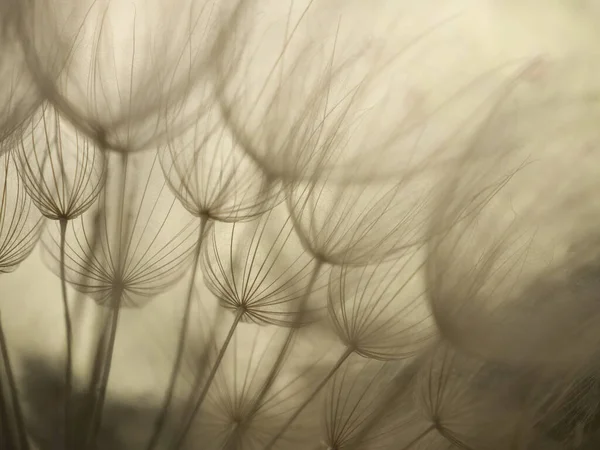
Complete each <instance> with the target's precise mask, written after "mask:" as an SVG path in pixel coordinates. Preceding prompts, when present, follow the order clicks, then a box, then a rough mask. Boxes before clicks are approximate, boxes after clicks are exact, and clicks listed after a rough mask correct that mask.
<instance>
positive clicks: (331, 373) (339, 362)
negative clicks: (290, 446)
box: [263, 347, 354, 450]
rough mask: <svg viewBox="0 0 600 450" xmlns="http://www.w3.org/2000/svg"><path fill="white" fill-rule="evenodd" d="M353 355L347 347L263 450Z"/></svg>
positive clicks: (274, 441)
mask: <svg viewBox="0 0 600 450" xmlns="http://www.w3.org/2000/svg"><path fill="white" fill-rule="evenodd" d="M352 353H354V349H353V348H352V347H347V348H346V350H345V351H344V353H343V354H342V356H340V357H339V359H338V360H337V362H336V363H335V364H334V365H333V367H332V368H331V370H330V371H329V372H328V373H327V375H326V376H325V378H323V380H322V381H321V382H320V383H319V384H318V385H317V387H316V388H315V389H314V391H313V392H312V394H310V395H309V396H308V397H307V398H306V400H304V402H303V403H302V404H301V405H300V407H299V408H298V409H297V410H296V411H295V412H294V414H292V415H291V417H290V418H289V419H288V420H287V421H286V422H285V424H284V425H283V427H282V428H281V430H279V432H278V433H277V434H276V435H275V436H274V437H273V438H272V439H271V440H270V441H269V443H268V444H267V445H266V447H265V448H264V449H263V450H271V448H273V446H274V445H275V444H276V443H277V441H278V440H279V439H280V438H281V436H283V433H285V431H286V430H287V429H288V428H289V427H290V426H291V425H292V424H293V423H294V421H295V420H296V419H297V418H298V416H299V415H300V413H302V411H304V409H305V408H306V407H307V406H308V405H309V403H310V402H312V401H313V400H314V399H315V397H316V396H317V395H318V394H319V392H321V390H322V389H323V388H324V387H325V385H326V384H327V383H328V382H329V380H330V379H331V377H333V376H334V375H335V373H336V372H337V371H338V369H339V368H340V367H341V366H342V364H344V362H345V361H346V360H347V359H348V357H349V356H350V355H351V354H352Z"/></svg>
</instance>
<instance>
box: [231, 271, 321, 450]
mask: <svg viewBox="0 0 600 450" xmlns="http://www.w3.org/2000/svg"><path fill="white" fill-rule="evenodd" d="M323 264H324V263H323V261H322V260H320V259H317V260H316V262H315V266H314V267H313V271H312V274H311V276H310V280H309V282H308V285H307V286H306V290H305V291H304V294H303V295H302V298H301V299H300V308H299V310H298V312H297V319H298V322H297V323H298V324H300V323H302V322H303V320H304V314H305V313H306V309H307V308H306V305H307V303H308V299H309V298H310V295H311V293H312V290H313V288H314V286H315V283H316V282H317V278H318V277H319V274H320V273H321V269H322V268H323ZM296 330H297V328H295V327H291V328H290V329H289V330H288V333H287V336H286V339H285V342H284V343H283V346H282V347H281V351H280V352H279V355H277V359H276V360H275V363H274V364H273V366H271V370H270V371H269V375H268V377H267V379H266V380H265V383H264V385H263V386H262V388H261V390H260V392H259V394H258V396H257V397H256V399H255V400H254V402H253V405H252V409H251V410H250V411H249V413H248V414H247V415H246V418H247V420H246V421H244V422H243V423H242V424H240V426H239V429H240V433H242V432H243V430H244V429H245V427H247V426H248V425H249V424H250V422H251V421H252V417H253V416H254V414H256V412H257V411H258V410H259V409H260V406H261V403H262V401H263V399H264V398H265V396H266V395H267V393H268V392H269V389H271V386H272V385H273V383H274V382H275V378H276V377H277V375H278V374H279V371H280V370H281V366H282V365H283V362H284V361H285V358H286V356H287V354H288V352H289V350H290V346H291V345H292V342H293V340H294V337H295V336H296ZM240 433H238V434H240ZM223 448H226V449H231V450H233V448H235V444H234V442H233V441H231V440H229V442H228V443H226V444H225V445H224V447H223Z"/></svg>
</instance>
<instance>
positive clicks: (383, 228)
mask: <svg viewBox="0 0 600 450" xmlns="http://www.w3.org/2000/svg"><path fill="white" fill-rule="evenodd" d="M429 175H430V174H428V173H423V174H422V175H415V177H416V179H415V180H410V179H407V180H405V181H400V182H398V183H391V184H388V183H379V184H373V185H367V186H365V185H362V184H353V185H339V184H334V183H328V182H327V181H326V180H323V181H319V182H312V183H311V182H309V183H294V184H291V185H290V186H289V187H288V190H287V194H288V197H287V204H288V208H289V211H290V215H291V216H292V219H293V220H294V224H295V226H296V230H297V232H298V234H299V236H300V238H301V240H302V243H303V245H304V246H305V248H306V249H307V251H309V252H311V253H312V254H314V255H315V257H317V258H319V259H320V260H322V261H323V262H326V263H330V264H334V265H341V264H344V265H356V266H359V265H366V264H373V263H377V262H379V261H383V260H389V259H394V258H396V257H401V256H402V255H403V254H404V253H407V252H410V251H411V250H412V249H413V248H417V247H419V246H420V245H422V244H423V242H424V235H423V227H424V226H425V225H426V224H427V223H428V221H427V219H428V215H429V214H430V211H429V207H430V203H431V200H432V199H433V196H432V195H431V194H432V193H431V189H432V186H431V185H429V184H428V183H429V181H430V180H429Z"/></svg>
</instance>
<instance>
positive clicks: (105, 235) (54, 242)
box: [44, 153, 198, 445]
mask: <svg viewBox="0 0 600 450" xmlns="http://www.w3.org/2000/svg"><path fill="white" fill-rule="evenodd" d="M119 161H120V164H119ZM111 163H112V164H111ZM108 168H109V169H108V177H107V180H106V184H105V187H104V189H103V191H102V193H101V196H100V199H99V201H98V202H97V203H96V205H95V206H94V207H93V208H91V209H90V210H89V211H88V212H87V213H85V214H83V215H82V216H80V217H79V218H78V219H76V220H74V221H71V222H70V225H71V227H70V228H71V232H70V233H69V235H68V236H67V239H66V246H65V255H66V257H65V264H64V266H65V279H66V280H67V281H68V282H69V284H71V286H72V287H74V288H75V289H76V290H78V291H80V292H82V293H84V294H87V295H88V296H89V297H91V298H93V299H94V300H95V302H96V303H97V304H99V305H101V306H105V307H107V309H108V311H109V312H110V318H109V319H108V322H107V323H106V324H105V325H106V329H101V330H100V334H101V338H100V341H99V346H100V347H99V348H100V350H99V351H98V353H97V354H96V355H95V358H96V360H97V361H101V362H99V363H98V364H97V365H96V368H97V370H95V372H94V376H93V382H92V384H93V385H94V386H93V387H92V389H93V390H92V394H91V395H92V399H93V405H94V406H93V408H92V413H91V419H90V425H91V426H90V429H89V431H88V432H87V439H88V440H90V441H91V442H93V441H94V439H95V437H94V436H95V434H96V433H97V432H98V430H99V427H100V418H101V417H102V414H101V412H102V405H103V402H104V396H105V394H106V386H107V383H108V377H109V374H110V362H111V359H112V351H113V348H114V342H115V337H116V331H117V324H118V319H119V314H120V310H121V308H123V307H125V308H127V307H141V306H143V305H144V304H145V303H146V302H148V301H150V300H151V299H152V298H153V297H154V296H155V295H157V294H159V293H161V292H164V291H165V290H167V289H168V288H169V287H171V286H172V285H173V284H174V283H175V282H176V281H178V280H179V279H180V278H181V276H183V274H184V273H185V271H186V270H187V269H188V267H189V265H188V263H189V262H190V259H191V254H192V251H193V249H194V246H195V244H196V238H197V235H198V224H197V223H195V221H194V220H192V219H191V218H190V217H189V215H188V214H187V212H185V210H184V209H183V208H182V207H180V205H179V203H178V202H177V200H176V198H175V197H174V196H173V195H172V193H171V191H170V190H169V188H168V187H167V185H166V182H165V181H164V177H163V176H162V171H161V169H160V164H159V162H158V155H155V156H154V157H152V155H149V154H147V153H141V154H139V155H127V154H110V155H109V156H108ZM59 242H60V239H59V238H58V237H57V232H56V230H54V232H49V233H48V234H47V235H46V236H45V239H44V247H45V252H44V255H45V259H46V261H47V263H48V265H49V267H50V269H51V270H53V271H55V272H58V270H57V268H58V267H59V266H60V257H59V254H60V252H59V251H58V249H59V248H60V243H59ZM104 341H106V342H104ZM84 434H85V432H84ZM79 445H87V443H83V444H79Z"/></svg>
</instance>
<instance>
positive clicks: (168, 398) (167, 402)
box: [147, 215, 208, 450]
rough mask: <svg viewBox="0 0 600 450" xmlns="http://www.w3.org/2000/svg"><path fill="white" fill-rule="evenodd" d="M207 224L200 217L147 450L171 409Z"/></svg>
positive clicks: (161, 428)
mask: <svg viewBox="0 0 600 450" xmlns="http://www.w3.org/2000/svg"><path fill="white" fill-rule="evenodd" d="M207 223H208V217H207V216H205V215H203V216H201V217H200V231H199V235H198V241H197V242H196V248H195V252H194V261H193V263H192V274H191V277H190V281H189V285H188V291H187V296H186V301H185V310H184V312H183V319H182V322H181V328H180V330H179V340H178V343H177V355H176V357H175V362H174V364H173V369H172V370H171V376H170V379H169V386H168V388H167V392H166V393H165V398H164V400H163V404H162V406H161V409H160V412H159V414H158V416H157V418H156V420H155V422H154V427H153V430H154V431H153V433H152V436H151V437H150V442H149V443H148V447H147V450H153V449H154V448H155V447H156V445H157V444H158V438H159V437H160V434H161V432H162V430H163V428H164V426H165V422H166V419H167V413H168V412H169V408H170V407H171V402H172V401H173V394H174V392H175V385H176V383H177V376H178V375H179V370H180V368H181V363H182V360H183V354H184V349H185V344H186V341H187V334H188V328H189V322H190V315H191V308H192V294H193V292H194V286H195V285H196V276H197V274H198V261H199V260H200V250H201V249H202V241H203V240H204V231H205V229H206V225H207Z"/></svg>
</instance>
